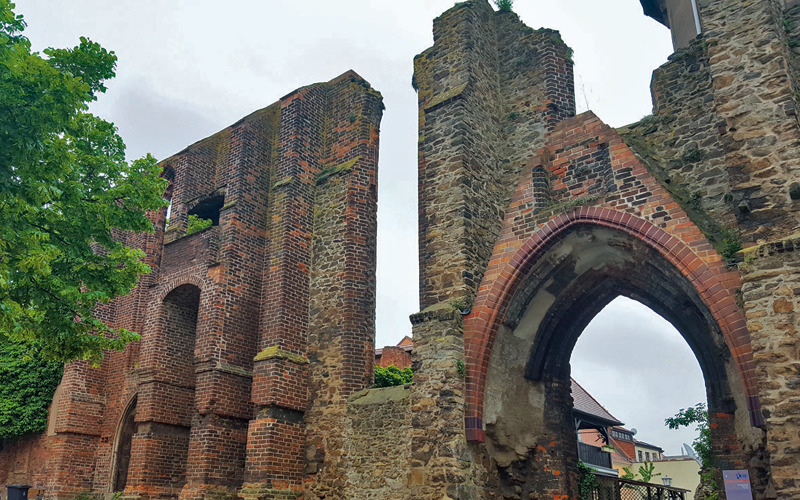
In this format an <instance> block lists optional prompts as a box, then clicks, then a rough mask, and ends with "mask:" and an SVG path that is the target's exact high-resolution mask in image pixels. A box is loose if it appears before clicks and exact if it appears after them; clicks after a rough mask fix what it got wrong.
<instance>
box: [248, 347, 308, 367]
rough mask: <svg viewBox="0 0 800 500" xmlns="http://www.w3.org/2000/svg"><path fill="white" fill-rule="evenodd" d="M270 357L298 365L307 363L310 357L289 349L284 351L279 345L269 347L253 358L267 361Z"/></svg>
mask: <svg viewBox="0 0 800 500" xmlns="http://www.w3.org/2000/svg"><path fill="white" fill-rule="evenodd" d="M269 359H285V360H287V361H291V362H292V363H295V364H298V365H307V364H308V358H306V357H305V356H301V355H300V354H295V353H292V352H289V351H284V350H283V349H281V348H280V347H278V346H272V347H267V348H266V349H264V350H263V351H261V352H260V353H258V354H257V355H256V357H255V358H253V361H267V360H269Z"/></svg>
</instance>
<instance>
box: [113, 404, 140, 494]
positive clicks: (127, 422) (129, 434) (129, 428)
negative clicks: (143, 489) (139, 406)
mask: <svg viewBox="0 0 800 500" xmlns="http://www.w3.org/2000/svg"><path fill="white" fill-rule="evenodd" d="M136 399H137V398H136V396H134V397H133V400H132V401H131V402H130V403H129V404H128V407H127V408H126V409H125V412H124V413H123V414H122V418H121V419H120V422H119V426H118V428H117V437H116V441H115V447H114V479H113V488H114V489H113V491H122V490H124V489H125V485H126V484H127V482H128V468H129V466H130V462H131V443H132V440H133V435H134V433H135V432H136Z"/></svg>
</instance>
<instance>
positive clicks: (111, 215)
mask: <svg viewBox="0 0 800 500" xmlns="http://www.w3.org/2000/svg"><path fill="white" fill-rule="evenodd" d="M13 9H14V4H12V3H10V2H9V1H8V0H0V342H1V343H3V344H5V343H8V342H16V343H21V344H24V345H26V346H27V348H28V349H37V350H39V351H40V352H41V354H42V355H43V356H44V357H46V358H48V359H52V360H60V361H69V360H73V359H88V358H91V359H95V360H96V359H99V358H100V357H101V356H102V351H103V350H104V349H122V348H123V347H124V346H125V344H126V343H127V342H129V341H131V340H135V339H137V338H138V335H136V334H135V333H134V332H131V331H128V330H125V329H122V328H117V329H111V328H109V327H108V326H106V325H105V324H104V323H103V322H102V321H100V319H98V318H97V317H96V315H95V310H96V307H97V306H98V305H100V304H104V303H107V302H108V301H109V300H111V299H113V298H114V297H117V296H120V295H123V294H126V293H128V292H129V291H130V290H131V289H132V288H133V287H134V286H135V285H136V281H137V279H138V277H139V275H140V274H142V273H146V272H148V271H149V268H148V266H147V265H145V264H144V263H143V262H142V257H143V253H142V252H141V251H140V250H138V249H133V248H130V247H128V246H126V245H124V244H123V243H121V242H120V241H118V240H117V239H115V237H114V236H115V235H118V234H120V233H121V232H124V231H152V229H153V226H152V223H151V221H150V220H149V219H148V218H147V217H146V213H147V211H149V210H155V209H158V208H161V207H162V206H164V205H165V203H166V202H165V201H164V200H163V199H162V197H161V195H162V193H163V191H164V188H165V184H166V181H164V180H163V179H161V178H160V173H161V168H160V167H159V166H158V165H157V163H156V161H155V159H154V158H153V157H151V156H150V155H147V157H145V158H143V159H140V160H136V161H134V162H132V163H128V162H127V161H126V160H125V145H124V143H123V142H122V139H121V138H120V137H119V135H117V133H116V128H115V127H114V125H113V124H112V123H109V122H107V121H104V120H102V119H100V118H98V117H96V116H94V115H92V114H91V113H89V112H88V111H87V110H88V104H89V103H91V102H92V101H95V100H96V99H97V95H98V94H100V93H103V92H105V90H106V87H105V85H104V81H105V80H107V79H109V78H111V77H113V76H114V68H115V66H116V56H115V55H114V53H113V52H109V51H107V50H105V49H103V48H102V47H100V45H98V44H97V43H94V42H92V41H90V40H88V39H86V38H81V39H80V44H79V45H78V46H77V47H74V48H71V49H53V48H49V49H45V50H44V54H43V55H42V54H39V53H37V52H33V51H32V50H31V44H30V42H29V41H28V39H27V38H26V37H24V36H23V35H22V32H23V30H24V29H25V22H24V20H23V18H22V16H21V15H16V14H15V13H14V11H13Z"/></svg>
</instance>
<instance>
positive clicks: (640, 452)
mask: <svg viewBox="0 0 800 500" xmlns="http://www.w3.org/2000/svg"><path fill="white" fill-rule="evenodd" d="M639 461H640V462H641V461H642V450H639Z"/></svg>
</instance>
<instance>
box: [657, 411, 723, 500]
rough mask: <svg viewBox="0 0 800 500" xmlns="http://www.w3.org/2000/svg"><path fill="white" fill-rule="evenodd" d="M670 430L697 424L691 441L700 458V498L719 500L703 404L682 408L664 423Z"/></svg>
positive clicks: (708, 429)
mask: <svg viewBox="0 0 800 500" xmlns="http://www.w3.org/2000/svg"><path fill="white" fill-rule="evenodd" d="M664 422H665V423H666V425H667V427H669V428H670V429H680V428H681V427H688V426H690V425H695V424H697V427H696V430H697V432H698V436H697V438H696V439H695V440H694V441H692V446H693V447H694V451H695V452H696V453H697V456H698V457H700V482H701V485H700V486H701V490H702V491H704V493H703V496H702V498H704V499H705V500H716V499H717V498H719V493H718V489H719V488H718V485H717V482H716V473H715V467H716V466H715V464H714V450H713V448H712V447H711V427H710V426H709V424H708V409H707V408H706V404H705V403H697V404H696V405H694V406H690V407H689V408H682V409H681V410H680V411H679V412H678V413H676V414H675V416H673V417H669V418H667V419H665V421H664Z"/></svg>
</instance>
